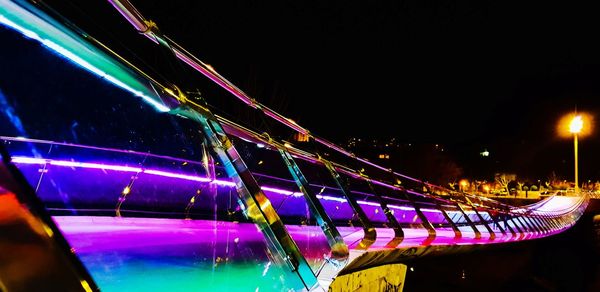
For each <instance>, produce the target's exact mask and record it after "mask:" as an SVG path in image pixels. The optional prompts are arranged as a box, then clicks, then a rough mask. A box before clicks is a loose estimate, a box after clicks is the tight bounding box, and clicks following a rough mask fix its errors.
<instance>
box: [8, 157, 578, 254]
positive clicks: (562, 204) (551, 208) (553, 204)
mask: <svg viewBox="0 0 600 292" xmlns="http://www.w3.org/2000/svg"><path fill="white" fill-rule="evenodd" d="M12 162H13V163H18V164H38V165H46V164H49V165H53V166H64V167H74V168H89V169H101V170H114V171H123V172H135V173H145V174H149V175H156V176H161V177H169V178H176V179H182V180H188V181H196V182H202V183H214V184H217V185H221V186H225V187H235V183H234V182H232V181H229V180H223V179H215V180H211V179H210V178H208V177H204V176H197V175H190V174H183V173H175V172H170V171H164V170H157V169H145V168H140V167H130V166H123V165H113V164H103V163H90V162H78V161H66V160H53V159H44V158H34V157H23V156H16V157H13V158H12ZM261 188H262V190H263V191H265V192H270V193H275V194H280V195H284V196H294V197H301V196H303V194H302V193H301V192H294V191H290V190H285V189H280V188H275V187H270V186H262V187H261ZM317 198H318V199H321V200H325V201H334V202H338V203H341V204H345V203H347V201H346V199H345V198H343V197H334V196H328V195H317ZM579 200H581V198H562V197H555V198H552V199H547V200H545V201H544V202H542V203H540V204H538V205H537V206H536V208H535V209H528V210H529V211H532V212H533V213H543V212H547V213H552V214H558V213H561V212H560V211H563V212H562V214H565V213H564V212H565V211H567V210H568V209H570V208H568V207H569V206H570V207H571V208H574V207H576V206H578V203H580V202H579ZM358 204H360V205H367V206H374V207H380V204H379V203H377V202H370V201H364V200H359V201H358ZM388 207H389V208H390V209H396V210H402V211H415V209H414V208H412V207H407V206H398V205H393V204H390V205H388ZM421 211H423V212H431V213H440V212H441V211H439V210H436V209H428V208H421ZM522 211H523V209H522V208H518V209H515V210H513V213H517V214H518V213H522ZM448 212H449V213H456V212H457V211H448ZM465 213H467V214H469V215H470V214H475V211H473V210H467V211H465ZM559 215H560V214H559ZM571 225H572V224H567V225H566V226H564V227H562V228H558V229H556V230H549V231H548V233H546V234H533V233H530V232H526V236H525V237H526V239H529V238H537V237H544V236H548V235H550V234H554V233H558V232H560V231H561V230H564V229H567V228H568V227H570V226H571ZM467 234H469V231H466V232H465V231H463V238H462V239H458V240H457V239H454V238H453V233H449V235H448V237H449V238H445V236H444V238H443V239H442V237H440V238H439V239H438V240H436V242H435V243H434V244H447V243H450V242H452V243H454V244H473V243H475V244H480V243H482V242H481V240H473V239H469V238H467V237H468V235H467ZM450 237H451V238H450ZM384 238H387V237H385V236H384V237H382V238H381V240H384ZM485 240H486V241H487V240H488V239H485ZM510 240H519V239H513V238H512V237H511V238H504V237H497V239H496V240H494V242H499V241H510ZM465 241H466V242H465ZM407 243H408V242H407Z"/></svg>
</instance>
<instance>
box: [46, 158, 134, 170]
mask: <svg viewBox="0 0 600 292" xmlns="http://www.w3.org/2000/svg"><path fill="white" fill-rule="evenodd" d="M48 162H49V163H50V165H56V166H69V167H81V168H92V169H104V170H116V171H125V172H142V169H141V168H139V167H129V166H121V165H109V164H100V163H88V162H76V161H64V160H48Z"/></svg>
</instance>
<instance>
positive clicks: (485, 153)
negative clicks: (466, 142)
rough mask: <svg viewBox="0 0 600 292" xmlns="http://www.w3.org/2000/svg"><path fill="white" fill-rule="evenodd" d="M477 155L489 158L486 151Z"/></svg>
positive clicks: (488, 153)
mask: <svg viewBox="0 0 600 292" xmlns="http://www.w3.org/2000/svg"><path fill="white" fill-rule="evenodd" d="M479 155H481V156H483V157H488V156H490V152H489V151H487V149H485V150H483V152H479Z"/></svg>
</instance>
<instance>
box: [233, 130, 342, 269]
mask: <svg viewBox="0 0 600 292" xmlns="http://www.w3.org/2000/svg"><path fill="white" fill-rule="evenodd" d="M233 141H234V143H235V145H236V149H238V151H240V153H241V154H242V155H243V157H244V158H245V162H246V164H247V165H248V167H249V169H250V170H251V171H252V173H253V174H254V176H255V178H256V179H257V181H258V183H259V185H261V187H262V189H263V191H264V192H265V195H266V196H267V197H268V198H269V201H271V204H272V205H273V207H274V208H275V210H276V211H277V213H278V215H279V217H280V218H281V219H282V220H283V222H284V224H285V225H286V228H287V230H288V232H289V233H290V236H291V237H292V239H293V240H294V241H295V242H296V244H297V245H298V248H300V251H301V253H302V254H303V255H304V257H305V258H306V260H307V261H308V262H309V264H310V266H311V268H312V270H313V272H317V271H318V270H319V268H320V267H321V266H322V265H323V263H324V256H328V255H329V254H330V252H331V249H330V247H329V244H328V243H327V238H326V237H325V233H324V232H323V230H322V229H321V227H320V226H319V225H318V224H317V221H316V219H315V216H314V214H312V212H311V210H310V208H309V205H308V203H307V201H306V198H305V196H304V194H303V193H302V192H301V191H300V189H299V188H298V186H297V184H296V182H295V181H294V180H293V177H292V175H291V174H290V172H289V170H288V169H287V167H286V165H285V162H284V161H283V159H282V157H281V155H280V154H279V152H278V151H277V150H276V149H270V148H268V147H262V146H260V147H257V146H256V144H253V143H250V142H247V141H244V140H241V139H234V140H233ZM297 160H298V159H297ZM316 193H317V192H315V194H316Z"/></svg>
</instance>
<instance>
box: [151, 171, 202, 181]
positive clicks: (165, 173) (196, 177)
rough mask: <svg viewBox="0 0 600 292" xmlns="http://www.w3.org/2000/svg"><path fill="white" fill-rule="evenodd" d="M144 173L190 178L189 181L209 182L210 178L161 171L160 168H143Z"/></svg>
mask: <svg viewBox="0 0 600 292" xmlns="http://www.w3.org/2000/svg"><path fill="white" fill-rule="evenodd" d="M144 173H147V174H153V175H158V176H164V177H172V178H180V179H185V180H191V181H199V182H211V179H210V178H207V177H200V176H195V175H187V174H178V173H173V172H168V171H161V170H153V169H144Z"/></svg>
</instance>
